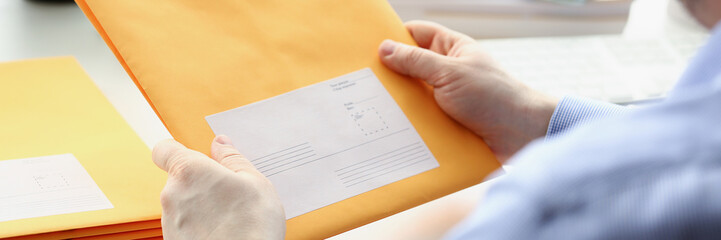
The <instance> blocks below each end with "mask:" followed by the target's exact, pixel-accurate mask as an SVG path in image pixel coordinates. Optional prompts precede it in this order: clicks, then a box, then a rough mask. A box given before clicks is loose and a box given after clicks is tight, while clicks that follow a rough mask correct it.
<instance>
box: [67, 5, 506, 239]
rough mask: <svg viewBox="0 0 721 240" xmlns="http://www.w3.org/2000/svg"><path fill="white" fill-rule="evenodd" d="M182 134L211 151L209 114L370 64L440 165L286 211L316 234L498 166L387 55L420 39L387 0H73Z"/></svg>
mask: <svg viewBox="0 0 721 240" xmlns="http://www.w3.org/2000/svg"><path fill="white" fill-rule="evenodd" d="M76 1H77V3H78V5H79V6H80V8H81V9H82V10H83V12H85V14H86V15H87V17H88V19H90V21H91V22H92V23H93V24H94V25H95V28H96V29H97V30H98V32H99V33H100V35H101V36H102V37H103V38H104V39H105V41H106V43H107V44H108V46H109V47H110V48H111V49H112V50H113V52H114V53H115V55H116V57H117V58H118V60H119V61H120V62H121V64H122V65H123V66H124V67H125V70H126V71H127V72H128V74H129V75H130V76H131V78H132V79H133V80H134V81H135V83H136V84H137V86H138V88H139V89H140V90H141V91H142V92H143V94H144V95H145V97H146V99H147V101H148V102H149V103H150V104H151V105H152V107H153V109H154V110H155V112H156V113H157V114H158V116H159V117H160V119H161V120H162V121H163V122H164V124H165V126H166V127H167V128H168V130H169V131H170V133H171V134H172V135H173V137H175V139H176V140H178V141H180V142H181V143H183V144H185V145H186V146H188V147H190V148H193V149H196V150H199V151H201V152H204V153H206V154H207V153H208V152H209V143H210V142H211V140H212V138H213V136H214V134H213V132H212V131H211V129H210V127H209V126H208V124H207V123H206V121H205V119H204V118H205V117H206V116H208V115H211V114H215V113H219V112H222V111H225V110H229V109H233V108H236V107H239V106H243V105H246V104H249V103H253V102H256V101H259V100H263V99H266V98H270V97H273V96H276V95H279V94H282V93H285V92H288V91H291V90H294V89H297V88H300V87H304V86H308V85H311V84H313V83H317V82H320V81H323V80H327V79H331V78H333V77H337V76H340V75H343V74H346V73H350V72H352V71H355V70H359V69H362V68H366V67H369V68H371V69H372V71H373V72H374V73H375V74H376V75H377V76H378V78H379V79H380V81H381V82H382V84H383V85H384V86H385V88H386V89H387V90H388V92H389V93H390V94H391V95H392V97H393V98H394V99H395V101H396V102H397V103H398V105H399V106H400V107H401V109H402V110H403V112H404V113H405V114H406V115H407V117H408V119H409V120H410V122H411V123H412V124H413V126H414V127H415V128H416V129H417V131H418V133H419V134H420V136H421V137H422V138H423V140H424V141H425V143H426V144H427V145H428V147H429V148H430V150H431V151H432V153H433V155H434V156H435V157H436V159H437V160H438V162H439V164H440V167H439V168H436V169H433V170H430V171H427V172H424V173H422V174H419V175H416V176H413V177H410V178H407V179H404V180H401V181H398V182H395V183H392V184H390V185H386V186H384V187H381V188H377V189H374V190H371V191H369V192H366V193H363V194H360V195H357V196H355V197H352V198H349V199H346V200H343V201H340V202H337V203H335V204H332V205H329V206H326V207H323V208H321V209H318V210H315V211H312V212H310V213H307V214H304V215H301V216H298V217H295V218H292V219H289V220H288V222H287V236H288V238H289V239H318V238H324V237H329V236H332V235H335V234H338V233H341V232H343V231H347V230H350V229H352V228H355V227H358V226H361V225H363V224H367V223H370V222H372V221H375V220H378V219H380V218H383V217H386V216H389V215H392V214H394V213H398V212H400V211H403V210H406V209H408V208H411V207H414V206H417V205H419V204H422V203H425V202H428V201H430V200H433V199H436V198H439V197H441V196H444V195H447V194H450V193H453V192H455V191H458V190H461V189H463V188H466V187H469V186H472V185H474V184H477V183H479V182H481V181H482V180H483V179H484V177H485V176H487V175H488V174H489V173H491V172H492V171H494V170H496V169H497V168H499V167H500V164H499V163H498V162H497V161H496V159H495V158H494V156H493V154H492V153H491V151H490V150H489V149H488V147H487V146H486V145H485V143H484V142H483V141H482V139H480V138H479V137H478V136H476V135H474V134H473V133H472V132H470V131H469V130H467V129H465V128H464V127H462V126H460V125H459V124H458V123H456V122H455V121H453V120H452V119H450V118H449V117H448V116H447V115H446V114H444V113H443V111H442V110H441V109H440V108H439V107H438V106H437V105H436V103H435V101H434V99H433V95H432V90H431V89H429V88H428V87H427V86H425V85H423V84H422V83H421V82H420V81H417V80H414V79H409V78H407V77H403V76H400V75H398V74H396V73H394V72H392V71H390V70H389V69H387V68H385V67H384V66H383V65H382V64H381V63H380V61H379V59H378V56H377V49H378V46H379V44H380V43H381V41H383V40H384V39H394V40H396V41H400V42H404V43H407V44H415V43H414V42H413V39H412V38H411V36H410V34H409V33H408V32H407V31H406V29H405V28H404V26H403V24H402V22H401V21H400V19H399V18H398V16H397V15H396V14H395V12H394V11H393V9H392V8H391V6H390V5H389V4H388V3H387V2H386V1H383V0H363V1H335V0H304V1H284V0H218V1H211V2H208V1H197V0H154V1H147V0H123V1H108V0H76Z"/></svg>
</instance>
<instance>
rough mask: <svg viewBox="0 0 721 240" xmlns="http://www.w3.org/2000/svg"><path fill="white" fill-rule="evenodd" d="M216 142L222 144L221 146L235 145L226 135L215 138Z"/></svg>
mask: <svg viewBox="0 0 721 240" xmlns="http://www.w3.org/2000/svg"><path fill="white" fill-rule="evenodd" d="M215 142H217V143H220V144H221V145H231V146H232V145H233V142H231V141H230V138H229V137H228V136H225V135H218V136H217V137H215Z"/></svg>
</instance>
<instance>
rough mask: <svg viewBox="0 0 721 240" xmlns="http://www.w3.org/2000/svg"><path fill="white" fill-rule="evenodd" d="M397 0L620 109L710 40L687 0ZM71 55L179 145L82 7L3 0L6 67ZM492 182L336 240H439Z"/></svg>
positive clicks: (527, 73)
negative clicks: (691, 13) (689, 11)
mask: <svg viewBox="0 0 721 240" xmlns="http://www.w3.org/2000/svg"><path fill="white" fill-rule="evenodd" d="M389 2H390V3H391V5H392V6H393V7H394V8H395V10H396V11H397V12H398V14H399V16H400V17H401V18H402V19H403V20H412V19H425V20H430V21H435V22H438V23H441V24H443V25H446V26H448V27H450V28H452V29H455V30H457V31H460V32H463V33H465V34H468V35H470V36H472V37H474V38H476V39H478V41H479V43H480V44H481V45H482V46H483V47H484V48H485V49H486V50H487V51H488V52H489V53H490V54H491V55H492V56H493V57H494V58H495V59H496V60H497V61H498V62H499V63H500V64H501V66H503V67H504V68H505V69H506V70H507V71H508V72H509V73H510V74H511V75H512V76H514V77H516V78H518V79H519V80H521V81H524V82H526V83H527V84H529V85H531V86H532V87H534V88H536V89H538V90H541V91H544V92H546V93H548V94H551V95H555V96H563V95H566V94H574V95H580V96H586V97H589V98H594V99H599V100H606V101H611V102H616V103H619V104H643V103H645V102H649V101H656V100H658V99H662V98H663V97H664V95H665V93H666V91H667V90H668V89H669V88H670V87H671V86H672V85H673V84H674V83H675V81H676V79H677V78H678V76H679V75H680V74H681V73H682V70H683V68H684V67H685V66H686V64H687V63H688V61H690V60H691V59H692V57H693V55H694V54H695V52H696V50H697V49H698V48H699V47H700V46H702V44H703V43H704V41H705V40H706V38H707V37H708V33H707V32H706V31H705V30H703V29H702V28H701V27H700V26H698V25H697V24H696V23H695V22H694V21H693V20H692V19H691V18H690V17H689V16H688V14H686V13H685V11H684V10H683V8H682V7H681V5H680V4H679V3H678V1H677V0H635V1H632V0H604V1H601V0H587V1H577V0H557V1H551V0H389ZM66 55H72V56H75V57H76V58H77V59H78V61H79V62H80V64H81V65H82V66H83V68H84V69H85V70H86V71H87V72H88V74H89V75H90V77H91V78H92V79H93V80H94V81H95V82H96V84H97V85H98V87H99V88H100V89H101V90H102V91H103V93H104V94H105V95H106V96H107V97H108V99H109V100H110V101H111V102H112V103H113V105H114V106H115V107H116V108H117V110H118V111H119V112H120V114H121V115H122V116H123V117H124V118H125V120H126V121H127V122H128V123H129V124H130V125H131V126H132V127H133V129H134V130H135V131H136V132H137V133H138V135H140V137H141V138H142V139H143V140H144V141H145V143H146V144H147V145H148V146H149V147H152V146H153V145H154V144H155V143H156V142H158V141H159V140H161V139H165V138H170V135H169V134H168V132H167V131H166V130H165V128H164V127H163V125H162V124H161V122H160V121H159V120H158V118H157V117H156V116H155V114H154V113H153V111H152V110H151V109H150V107H149V106H148V105H147V103H146V102H145V99H144V98H143V96H142V95H141V94H140V92H139V91H138V90H137V89H136V87H135V86H134V85H133V83H132V81H131V79H130V78H129V77H128V75H127V74H126V73H125V71H124V70H123V68H122V67H121V66H120V64H119V63H118V62H117V60H116V59H115V56H113V54H112V52H111V51H110V50H109V49H108V48H107V46H106V45H105V42H104V41H103V40H102V39H101V37H100V36H99V35H98V34H97V32H96V31H95V29H94V28H93V26H92V25H91V24H90V22H88V20H87V19H86V18H85V16H84V15H83V13H82V12H81V11H80V9H78V7H77V6H76V5H75V3H74V2H72V1H66V0H54V1H52V0H46V1H41V0H33V1H30V0H2V1H0V61H1V62H5V61H15V60H21V59H28V58H41V57H50V56H66ZM0 81H12V80H10V79H0ZM508 171H512V168H511V169H508ZM492 184H493V180H491V181H488V182H485V183H483V184H480V185H477V186H475V187H472V188H469V189H466V190H463V191H461V192H458V193H456V194H452V195H449V196H446V197H444V198H442V199H438V200H435V201H432V202H430V203H428V204H424V205H422V206H419V207H416V208H413V209H411V210H408V211H405V212H403V213H400V214H397V215H394V216H392V217H389V218H386V219H383V220H380V221H377V222H374V223H371V224H369V225H366V226H364V227H361V228H358V229H355V230H351V231H349V232H346V233H344V234H341V235H338V236H336V237H333V238H332V239H437V238H439V237H440V236H442V234H443V232H445V231H447V230H448V229H449V228H450V227H451V226H453V224H455V223H456V222H458V221H459V220H460V219H462V218H463V217H464V216H465V215H466V214H468V213H469V211H471V210H472V208H473V206H475V205H476V203H477V202H478V201H480V200H481V199H482V195H483V193H484V192H485V189H487V188H488V186H490V185H492ZM429 216H432V217H429Z"/></svg>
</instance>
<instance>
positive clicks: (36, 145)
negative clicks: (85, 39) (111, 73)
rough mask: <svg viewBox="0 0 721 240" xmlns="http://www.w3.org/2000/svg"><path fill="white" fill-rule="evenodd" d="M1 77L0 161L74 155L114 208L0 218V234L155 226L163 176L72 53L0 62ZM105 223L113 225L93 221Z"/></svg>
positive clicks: (72, 233) (66, 234)
mask: <svg viewBox="0 0 721 240" xmlns="http://www.w3.org/2000/svg"><path fill="white" fill-rule="evenodd" d="M0 79H2V87H0V102H2V103H3V104H0V126H1V127H0V136H2V137H1V138H0V149H1V150H0V161H2V160H9V159H20V158H30V157H40V156H49V155H57V154H65V153H72V154H73V155H74V156H75V157H76V158H77V159H78V161H79V162H80V164H81V165H82V166H83V167H84V168H85V170H86V171H87V172H88V174H89V175H90V177H92V179H93V180H94V181H95V183H96V184H97V185H98V187H99V188H100V189H101V190H102V192H103V193H104V194H105V196H106V197H107V198H108V200H110V202H111V203H112V204H113V206H114V207H113V208H111V209H104V210H96V211H86V212H77V213H69V214H62V215H53V216H46V217H36V218H27V219H19V220H11V221H5V222H0V229H1V230H0V238H4V237H12V236H22V235H31V234H40V233H46V234H41V235H34V236H29V237H28V238H36V239H48V238H72V237H78V236H88V235H98V234H106V233H110V232H122V231H131V230H139V229H147V228H157V227H159V226H160V223H159V221H158V220H157V219H159V218H160V212H161V208H160V203H159V195H160V190H161V189H162V188H163V185H164V184H165V178H166V175H165V174H164V173H163V172H162V171H161V170H159V169H158V168H157V167H156V166H155V165H154V164H153V163H152V161H151V158H150V151H149V149H148V147H147V146H146V145H145V144H144V143H143V142H142V141H141V139H140V138H139V137H138V136H137V135H136V134H135V132H133V130H132V129H131V128H130V126H128V124H127V123H126V122H125V121H124V120H123V118H122V117H121V116H120V115H119V114H118V113H117V112H116V111H115V109H114V108H113V106H112V105H111V104H110V102H108V100H107V99H106V98H105V96H104V95H103V94H102V93H101V92H100V91H99V89H98V88H97V87H96V86H95V84H94V83H93V82H92V81H91V80H90V78H89V77H88V76H87V75H86V74H85V72H84V71H83V70H82V68H81V67H80V65H79V64H78V63H77V62H76V61H75V59H74V58H72V57H61V58H49V59H39V60H28V61H20V62H9V63H0ZM151 220H153V221H151ZM146 221H150V222H146ZM118 224H121V225H118ZM106 225H112V226H109V227H98V226H106ZM147 225H152V226H147Z"/></svg>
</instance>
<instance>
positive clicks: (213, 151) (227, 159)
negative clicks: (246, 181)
mask: <svg viewBox="0 0 721 240" xmlns="http://www.w3.org/2000/svg"><path fill="white" fill-rule="evenodd" d="M210 155H211V156H212V157H213V159H214V160H215V161H217V162H218V163H220V164H221V165H223V166H224V167H226V168H228V169H230V170H231V171H233V172H240V171H257V170H256V169H255V167H254V166H253V164H252V163H250V161H248V159H246V158H245V157H244V156H243V155H242V154H240V152H238V149H236V148H235V147H234V146H233V143H232V142H231V141H230V138H228V137H227V136H225V135H218V136H216V137H215V139H213V143H212V144H211V145H210Z"/></svg>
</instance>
